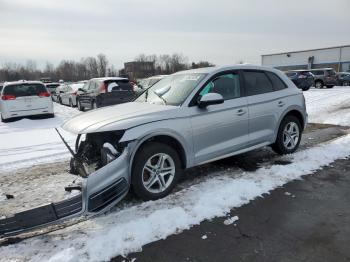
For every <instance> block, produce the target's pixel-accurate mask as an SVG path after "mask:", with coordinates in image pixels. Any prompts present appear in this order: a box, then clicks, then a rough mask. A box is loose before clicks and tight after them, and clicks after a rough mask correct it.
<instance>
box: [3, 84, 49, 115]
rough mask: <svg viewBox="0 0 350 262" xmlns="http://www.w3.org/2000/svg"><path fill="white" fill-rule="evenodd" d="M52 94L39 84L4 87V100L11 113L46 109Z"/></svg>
mask: <svg viewBox="0 0 350 262" xmlns="http://www.w3.org/2000/svg"><path fill="white" fill-rule="evenodd" d="M49 97H50V94H49V93H48V92H47V90H46V88H45V86H44V85H43V84H39V83H34V84H31V83H23V84H13V85H8V86H5V87H4V90H3V93H2V100H4V102H5V104H6V106H7V109H8V110H9V111H10V112H18V111H30V110H38V109H45V108H47V107H48V101H50V100H51V98H49Z"/></svg>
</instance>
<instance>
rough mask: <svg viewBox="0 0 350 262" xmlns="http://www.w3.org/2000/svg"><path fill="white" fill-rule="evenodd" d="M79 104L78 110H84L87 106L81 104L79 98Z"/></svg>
mask: <svg viewBox="0 0 350 262" xmlns="http://www.w3.org/2000/svg"><path fill="white" fill-rule="evenodd" d="M77 105H78V110H79V111H83V112H84V110H85V108H84V107H83V106H82V105H81V102H80V100H77Z"/></svg>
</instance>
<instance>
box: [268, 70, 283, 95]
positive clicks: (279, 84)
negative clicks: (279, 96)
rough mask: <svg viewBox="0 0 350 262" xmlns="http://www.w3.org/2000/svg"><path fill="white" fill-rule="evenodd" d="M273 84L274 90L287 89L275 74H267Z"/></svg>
mask: <svg viewBox="0 0 350 262" xmlns="http://www.w3.org/2000/svg"><path fill="white" fill-rule="evenodd" d="M265 73H266V74H267V76H268V77H269V78H270V80H271V82H272V86H273V89H274V90H275V91H279V90H282V89H285V88H287V85H286V84H285V83H284V82H283V81H282V80H281V78H279V77H278V76H277V75H276V74H275V73H272V72H265Z"/></svg>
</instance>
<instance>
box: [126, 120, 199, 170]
mask: <svg viewBox="0 0 350 262" xmlns="http://www.w3.org/2000/svg"><path fill="white" fill-rule="evenodd" d="M170 126H176V128H170ZM155 130H156V131H155ZM155 136H169V137H171V138H173V139H175V140H177V141H178V142H179V144H180V145H181V146H182V148H183V150H184V151H185V160H186V161H185V164H186V167H187V168H188V167H191V166H193V163H194V161H193V139H192V137H193V134H192V126H191V122H190V121H189V119H187V118H178V119H176V120H174V119H172V120H171V121H170V120H164V121H158V122H153V123H148V124H144V125H140V126H137V127H134V128H130V129H128V130H126V131H125V133H124V135H123V137H122V138H121V139H120V141H119V143H123V142H130V141H135V145H134V146H133V147H132V152H131V157H130V161H131V162H132V161H133V159H134V156H135V154H136V152H137V150H138V149H139V147H140V146H141V145H142V144H143V143H144V142H145V141H147V140H148V139H150V138H152V137H155ZM130 166H131V165H130Z"/></svg>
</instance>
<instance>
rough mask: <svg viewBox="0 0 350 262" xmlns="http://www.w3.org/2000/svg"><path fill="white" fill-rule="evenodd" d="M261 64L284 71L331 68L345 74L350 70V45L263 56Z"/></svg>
mask: <svg viewBox="0 0 350 262" xmlns="http://www.w3.org/2000/svg"><path fill="white" fill-rule="evenodd" d="M261 64H262V65H263V66H270V67H275V68H277V69H280V70H282V71H287V70H294V69H313V68H326V67H331V68H334V69H335V70H336V71H338V72H344V71H348V70H350V45H344V46H336V47H328V48H319V49H310V50H304V51H294V52H284V53H277V54H269V55H262V56H261Z"/></svg>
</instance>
